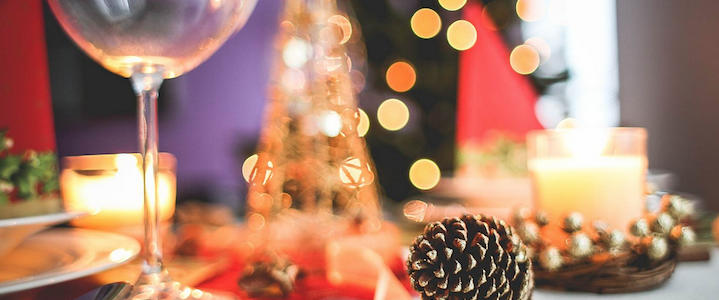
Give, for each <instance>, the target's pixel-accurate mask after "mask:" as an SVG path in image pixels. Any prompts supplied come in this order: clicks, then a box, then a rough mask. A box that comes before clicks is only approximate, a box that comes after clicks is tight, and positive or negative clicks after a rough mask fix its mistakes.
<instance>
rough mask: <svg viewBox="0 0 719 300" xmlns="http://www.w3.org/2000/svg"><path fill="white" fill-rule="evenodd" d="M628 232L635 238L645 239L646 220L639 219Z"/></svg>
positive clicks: (647, 226) (647, 224)
mask: <svg viewBox="0 0 719 300" xmlns="http://www.w3.org/2000/svg"><path fill="white" fill-rule="evenodd" d="M629 231H630V232H631V233H632V235H634V236H636V237H645V236H647V235H649V222H647V219H639V220H637V221H636V222H634V223H633V224H632V227H631V228H630V229H629Z"/></svg>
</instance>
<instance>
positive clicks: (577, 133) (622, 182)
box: [527, 128, 647, 244]
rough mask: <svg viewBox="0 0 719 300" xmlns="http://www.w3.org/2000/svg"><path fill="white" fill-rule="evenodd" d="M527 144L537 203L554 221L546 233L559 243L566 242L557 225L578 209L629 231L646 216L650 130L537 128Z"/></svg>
mask: <svg viewBox="0 0 719 300" xmlns="http://www.w3.org/2000/svg"><path fill="white" fill-rule="evenodd" d="M527 144H528V145H527V146H528V149H529V156H530V157H529V162H528V167H529V170H530V172H531V173H532V178H533V183H534V190H535V195H534V196H535V199H536V200H537V206H538V208H539V209H541V210H543V211H546V212H547V213H548V214H549V216H550V217H551V222H552V224H553V225H552V226H548V227H547V228H546V230H545V232H544V234H545V236H547V237H548V238H549V239H550V240H552V242H554V243H555V244H563V239H561V238H560V236H562V235H561V234H560V233H559V227H558V226H557V224H559V223H560V221H561V219H562V218H563V217H564V216H565V215H567V214H569V213H572V212H579V213H581V214H582V215H583V216H584V219H585V220H587V221H588V222H592V221H595V220H599V219H601V220H603V221H606V222H607V223H608V224H609V225H610V226H612V227H613V228H616V229H621V230H624V231H625V232H626V231H627V230H628V226H629V224H630V222H632V221H633V220H635V219H638V218H640V217H641V216H642V214H643V212H644V201H645V193H644V187H645V176H646V171H647V158H646V132H645V131H644V129H641V128H605V129H586V128H575V129H558V130H542V131H534V132H531V133H530V134H529V135H528V139H527Z"/></svg>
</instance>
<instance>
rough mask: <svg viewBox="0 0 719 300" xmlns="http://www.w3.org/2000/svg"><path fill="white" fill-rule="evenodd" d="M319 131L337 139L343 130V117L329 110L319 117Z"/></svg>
mask: <svg viewBox="0 0 719 300" xmlns="http://www.w3.org/2000/svg"><path fill="white" fill-rule="evenodd" d="M318 121H319V124H318V125H319V126H318V127H319V129H320V131H321V132H322V133H323V134H324V135H326V136H328V137H336V136H337V135H339V134H340V130H342V117H341V116H340V114H338V113H337V112H336V111H333V110H327V111H323V112H322V113H320V115H319V119H318Z"/></svg>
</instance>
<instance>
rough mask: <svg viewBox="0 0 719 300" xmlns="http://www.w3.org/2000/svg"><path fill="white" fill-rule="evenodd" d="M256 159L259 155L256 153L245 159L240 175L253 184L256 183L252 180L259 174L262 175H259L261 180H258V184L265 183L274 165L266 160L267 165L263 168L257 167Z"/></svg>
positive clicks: (270, 175) (270, 176)
mask: <svg viewBox="0 0 719 300" xmlns="http://www.w3.org/2000/svg"><path fill="white" fill-rule="evenodd" d="M258 159H259V155H257V154H252V155H250V157H248V158H247V159H245V162H244V163H242V177H244V178H245V181H247V182H252V183H253V184H254V183H256V182H255V181H254V179H255V177H256V176H258V175H260V176H263V177H260V178H262V182H260V184H266V183H267V181H269V180H270V178H272V174H273V172H274V170H273V168H274V165H273V164H272V162H271V161H267V165H266V166H265V167H264V168H263V167H261V166H260V167H257V161H258Z"/></svg>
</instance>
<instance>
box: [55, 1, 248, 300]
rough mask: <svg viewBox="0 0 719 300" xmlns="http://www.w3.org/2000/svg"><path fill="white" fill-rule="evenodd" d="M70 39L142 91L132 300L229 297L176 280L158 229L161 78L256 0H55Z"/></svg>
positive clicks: (200, 55) (198, 59)
mask: <svg viewBox="0 0 719 300" xmlns="http://www.w3.org/2000/svg"><path fill="white" fill-rule="evenodd" d="M48 2H49V4H50V8H51V9H52V12H53V13H54V14H55V17H56V18H57V19H58V21H59V22H60V25H61V26H62V28H63V29H64V30H65V32H67V33H68V35H69V36H70V38H72V40H73V41H74V42H75V43H76V44H77V45H78V46H79V47H80V48H81V49H82V50H83V51H85V53H87V54H88V55H89V56H90V57H91V58H92V59H94V60H95V61H97V62H98V63H99V64H100V65H102V66H103V67H105V68H106V69H108V70H109V71H111V72H114V73H116V74H118V75H121V76H124V77H129V78H130V81H131V82H132V88H133V90H134V91H135V94H136V95H137V104H138V105H137V109H138V114H137V115H138V137H139V141H140V153H141V154H142V171H143V172H142V174H143V178H142V182H143V193H144V201H143V202H144V214H143V219H144V223H145V250H144V263H143V266H142V274H141V275H140V278H139V279H138V280H137V282H136V284H135V288H134V289H133V291H132V295H131V297H132V298H133V299H163V300H166V299H167V300H170V299H173V300H174V299H205V300H207V299H223V298H225V297H217V296H212V295H211V294H209V293H203V292H202V291H200V290H197V289H190V288H188V287H186V286H183V285H182V284H180V283H179V282H176V281H174V280H173V279H172V277H171V276H170V274H169V273H168V272H167V270H166V269H165V267H164V265H163V261H162V239H161V238H160V237H159V233H158V222H159V218H158V211H159V204H158V203H159V201H158V197H157V188H156V187H157V181H158V170H159V161H158V160H159V159H160V158H159V156H158V129H157V97H158V90H159V88H160V85H161V84H162V81H163V80H164V79H167V78H174V77H177V76H180V75H182V74H184V73H186V72H189V71H191V70H192V69H194V68H195V67H197V66H198V65H199V64H201V63H202V62H204V61H205V60H206V59H207V58H208V57H210V56H211V55H212V54H213V53H214V52H215V51H216V50H217V49H218V48H219V47H220V46H222V44H224V43H225V41H227V39H228V38H229V37H230V36H231V35H232V34H233V33H234V32H236V31H237V30H239V28H240V27H242V26H243V25H244V23H245V22H246V21H247V19H248V18H249V15H250V13H251V12H252V9H254V7H255V4H256V3H257V0H48Z"/></svg>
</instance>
